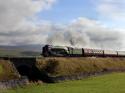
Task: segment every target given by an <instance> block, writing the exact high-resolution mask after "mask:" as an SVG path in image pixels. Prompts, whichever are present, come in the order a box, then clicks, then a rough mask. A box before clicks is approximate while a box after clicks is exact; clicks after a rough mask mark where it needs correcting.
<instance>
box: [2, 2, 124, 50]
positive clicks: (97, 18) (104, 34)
mask: <svg viewBox="0 0 125 93" xmlns="http://www.w3.org/2000/svg"><path fill="white" fill-rule="evenodd" d="M124 24H125V0H0V45H24V44H47V43H49V44H54V45H74V46H80V47H91V48H105V49H107V48H109V49H118V50H122V49H125V42H124V40H125V37H124V35H125V26H124Z"/></svg>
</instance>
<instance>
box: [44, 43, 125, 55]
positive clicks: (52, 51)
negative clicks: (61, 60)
mask: <svg viewBox="0 0 125 93" xmlns="http://www.w3.org/2000/svg"><path fill="white" fill-rule="evenodd" d="M42 55H43V56H44V57H125V51H113V50H101V49H88V48H73V47H67V46H52V45H45V46H44V47H43V51H42Z"/></svg>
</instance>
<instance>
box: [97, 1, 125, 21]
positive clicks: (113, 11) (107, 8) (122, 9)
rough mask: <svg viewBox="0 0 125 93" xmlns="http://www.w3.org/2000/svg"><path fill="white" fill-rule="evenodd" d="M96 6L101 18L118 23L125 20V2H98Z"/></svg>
mask: <svg viewBox="0 0 125 93" xmlns="http://www.w3.org/2000/svg"><path fill="white" fill-rule="evenodd" d="M95 5H96V10H97V12H98V13H99V14H100V15H101V16H104V17H107V18H110V19H113V20H116V21H119V20H120V21H122V20H125V0H97V2H96V3H95Z"/></svg>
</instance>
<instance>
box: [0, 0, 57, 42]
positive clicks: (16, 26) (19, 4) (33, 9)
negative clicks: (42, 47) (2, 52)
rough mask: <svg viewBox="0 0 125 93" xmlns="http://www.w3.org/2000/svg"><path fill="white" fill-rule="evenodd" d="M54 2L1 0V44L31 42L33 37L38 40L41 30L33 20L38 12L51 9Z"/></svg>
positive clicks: (49, 0) (44, 0)
mask: <svg viewBox="0 0 125 93" xmlns="http://www.w3.org/2000/svg"><path fill="white" fill-rule="evenodd" d="M54 2H55V0H0V44H16V43H24V42H26V41H27V43H28V42H29V43H31V42H32V41H33V40H32V39H31V38H32V37H33V38H34V39H37V40H38V38H37V35H38V36H39V34H38V33H40V32H38V31H36V30H37V29H38V27H37V25H36V23H34V22H33V20H34V19H36V18H37V15H36V14H37V13H38V12H41V11H43V10H45V9H49V8H50V7H51V6H52V5H53V3H54ZM43 29H44V28H43ZM44 31H45V30H44ZM43 37H45V36H43ZM24 39H25V40H24Z"/></svg>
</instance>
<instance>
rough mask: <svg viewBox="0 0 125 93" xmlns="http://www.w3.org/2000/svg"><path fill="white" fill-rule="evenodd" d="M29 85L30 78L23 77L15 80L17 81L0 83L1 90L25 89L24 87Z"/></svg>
mask: <svg viewBox="0 0 125 93" xmlns="http://www.w3.org/2000/svg"><path fill="white" fill-rule="evenodd" d="M28 84H29V80H28V78H27V77H21V78H20V79H15V80H7V81H0V89H9V88H16V87H23V86H24V85H28Z"/></svg>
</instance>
